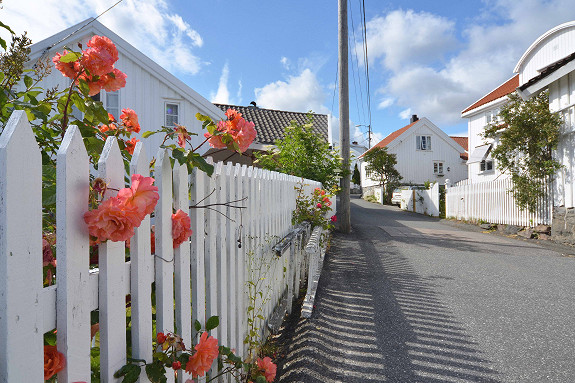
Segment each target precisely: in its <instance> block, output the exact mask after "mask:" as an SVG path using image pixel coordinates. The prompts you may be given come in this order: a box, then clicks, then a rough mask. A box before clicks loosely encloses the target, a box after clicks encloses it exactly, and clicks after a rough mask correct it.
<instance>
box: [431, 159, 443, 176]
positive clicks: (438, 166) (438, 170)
mask: <svg viewBox="0 0 575 383" xmlns="http://www.w3.org/2000/svg"><path fill="white" fill-rule="evenodd" d="M433 174H443V162H441V161H434V162H433Z"/></svg>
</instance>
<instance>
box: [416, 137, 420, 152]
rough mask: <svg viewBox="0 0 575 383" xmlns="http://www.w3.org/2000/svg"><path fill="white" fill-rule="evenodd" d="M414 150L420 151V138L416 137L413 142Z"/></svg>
mask: <svg viewBox="0 0 575 383" xmlns="http://www.w3.org/2000/svg"><path fill="white" fill-rule="evenodd" d="M415 149H416V150H421V136H417V137H416V140H415Z"/></svg>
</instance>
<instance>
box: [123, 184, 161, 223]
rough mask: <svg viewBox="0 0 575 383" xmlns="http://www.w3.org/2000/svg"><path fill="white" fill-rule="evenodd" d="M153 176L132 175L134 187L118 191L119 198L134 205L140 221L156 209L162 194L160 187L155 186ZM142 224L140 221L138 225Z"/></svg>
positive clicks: (129, 204) (127, 203)
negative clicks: (160, 193)
mask: <svg viewBox="0 0 575 383" xmlns="http://www.w3.org/2000/svg"><path fill="white" fill-rule="evenodd" d="M153 183H154V179H153V178H152V177H144V176H142V175H141V174H134V175H132V187H131V188H129V189H128V188H124V189H121V190H120V191H119V192H118V198H119V199H120V200H122V201H123V202H124V203H125V204H126V205H128V206H134V207H135V208H136V209H137V211H138V213H139V217H140V222H141V221H142V220H143V219H144V218H145V217H146V215H148V214H150V213H151V212H153V211H154V208H155V207H156V204H157V203H158V200H159V199H160V195H159V194H158V188H157V187H156V186H153ZM136 226H140V224H139V223H138V225H136Z"/></svg>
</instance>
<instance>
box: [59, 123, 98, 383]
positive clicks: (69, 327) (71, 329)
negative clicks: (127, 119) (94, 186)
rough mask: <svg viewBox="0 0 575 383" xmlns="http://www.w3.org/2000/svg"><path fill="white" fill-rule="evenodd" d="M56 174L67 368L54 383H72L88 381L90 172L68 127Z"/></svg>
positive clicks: (61, 320) (75, 132) (73, 128)
mask: <svg viewBox="0 0 575 383" xmlns="http://www.w3.org/2000/svg"><path fill="white" fill-rule="evenodd" d="M56 174H57V180H56V227H57V228H58V230H57V231H56V236H57V238H56V254H57V256H58V266H57V277H58V279H57V282H58V290H57V301H56V316H57V319H56V323H57V329H58V332H57V344H58V351H60V352H61V353H62V354H64V356H65V358H66V361H67V364H68V368H65V369H64V370H62V371H60V372H59V373H58V381H59V382H67V383H72V382H77V381H88V380H90V307H89V301H88V278H89V268H90V265H89V239H88V231H87V228H86V225H85V223H84V221H83V219H82V217H83V215H84V212H86V211H87V210H88V195H89V192H90V190H89V187H90V177H89V174H90V168H89V159H88V153H87V152H86V147H85V146H84V141H83V140H82V135H81V134H80V130H79V128H78V127H77V126H75V125H71V126H69V127H68V130H67V131H66V134H65V135H64V139H63V141H62V145H61V146H60V149H59V150H58V154H57V167H56Z"/></svg>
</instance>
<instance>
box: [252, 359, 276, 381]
mask: <svg viewBox="0 0 575 383" xmlns="http://www.w3.org/2000/svg"><path fill="white" fill-rule="evenodd" d="M257 364H258V368H259V369H260V371H262V372H263V373H264V376H265V378H266V381H267V382H273V381H274V379H275V378H276V372H277V366H276V365H275V364H274V363H273V362H272V359H271V358H270V357H269V356H266V357H265V358H263V359H260V358H258V360H257Z"/></svg>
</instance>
